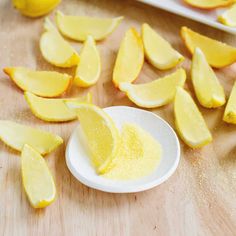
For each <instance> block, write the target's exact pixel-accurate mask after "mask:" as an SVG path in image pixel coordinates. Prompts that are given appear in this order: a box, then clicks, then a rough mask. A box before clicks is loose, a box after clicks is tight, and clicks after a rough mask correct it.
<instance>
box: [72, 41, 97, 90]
mask: <svg viewBox="0 0 236 236" xmlns="http://www.w3.org/2000/svg"><path fill="white" fill-rule="evenodd" d="M100 74H101V59H100V55H99V52H98V49H97V47H96V43H95V41H94V39H93V37H92V36H88V37H87V39H86V41H85V43H84V46H83V48H82V50H81V53H80V63H79V65H78V66H77V69H76V74H75V79H74V83H75V84H76V85H77V86H79V87H89V86H91V85H93V84H95V83H96V82H97V81H98V79H99V76H100Z"/></svg>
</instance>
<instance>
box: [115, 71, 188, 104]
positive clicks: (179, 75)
mask: <svg viewBox="0 0 236 236" xmlns="http://www.w3.org/2000/svg"><path fill="white" fill-rule="evenodd" d="M185 80H186V72H185V70H184V69H182V68H180V69H178V70H177V71H175V72H174V73H172V74H169V75H167V76H165V77H163V78H160V79H157V80H154V81H152V82H149V83H145V84H131V83H120V85H119V89H120V90H121V91H123V92H125V93H126V95H127V96H128V98H129V99H130V100H131V101H132V102H134V103H135V104H136V105H137V106H140V107H145V108H154V107H160V106H163V105H166V104H168V103H170V102H171V101H172V100H173V99H174V97H175V93H176V87H177V86H181V87H182V86H183V85H184V83H185Z"/></svg>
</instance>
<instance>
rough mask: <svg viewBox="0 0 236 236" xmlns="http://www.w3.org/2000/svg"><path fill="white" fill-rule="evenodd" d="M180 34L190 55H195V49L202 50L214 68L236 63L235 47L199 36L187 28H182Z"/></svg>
mask: <svg viewBox="0 0 236 236" xmlns="http://www.w3.org/2000/svg"><path fill="white" fill-rule="evenodd" d="M180 33H181V37H182V39H183V41H184V43H185V45H186V47H187V48H188V50H189V51H190V53H191V54H194V50H195V48H196V47H198V48H200V49H201V50H202V52H203V53H204V55H205V56H206V59H207V61H208V63H209V64H210V65H211V66H212V67H215V68H222V67H225V66H228V65H231V64H232V63H234V62H236V48H235V47H232V46H230V45H228V44H225V43H222V42H220V41H217V40H215V39H212V38H209V37H207V36H205V35H202V34H199V33H197V32H195V31H193V30H191V29H189V28H187V27H185V26H184V27H182V28H181V32H180Z"/></svg>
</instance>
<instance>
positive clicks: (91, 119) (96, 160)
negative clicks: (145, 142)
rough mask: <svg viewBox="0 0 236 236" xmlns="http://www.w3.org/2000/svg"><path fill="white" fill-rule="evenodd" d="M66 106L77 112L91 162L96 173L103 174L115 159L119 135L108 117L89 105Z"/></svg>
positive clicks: (70, 103)
mask: <svg viewBox="0 0 236 236" xmlns="http://www.w3.org/2000/svg"><path fill="white" fill-rule="evenodd" d="M66 104H67V105H68V106H69V107H70V108H72V109H75V111H76V112H77V115H78V118H79V121H80V125H81V128H82V130H83V133H84V136H85V139H86V141H87V143H88V147H89V149H90V152H91V161H92V163H93V165H94V166H95V168H96V170H97V172H98V173H103V172H104V171H105V170H106V168H107V167H108V166H109V165H110V163H111V162H112V160H113V159H114V158H115V157H116V154H117V151H118V149H119V144H120V134H119V131H118V130H117V128H116V126H115V124H114V122H113V120H112V119H111V118H110V116H109V115H108V114H107V113H106V112H105V111H103V110H102V109H100V108H99V107H97V106H94V105H90V104H75V103H73V102H66Z"/></svg>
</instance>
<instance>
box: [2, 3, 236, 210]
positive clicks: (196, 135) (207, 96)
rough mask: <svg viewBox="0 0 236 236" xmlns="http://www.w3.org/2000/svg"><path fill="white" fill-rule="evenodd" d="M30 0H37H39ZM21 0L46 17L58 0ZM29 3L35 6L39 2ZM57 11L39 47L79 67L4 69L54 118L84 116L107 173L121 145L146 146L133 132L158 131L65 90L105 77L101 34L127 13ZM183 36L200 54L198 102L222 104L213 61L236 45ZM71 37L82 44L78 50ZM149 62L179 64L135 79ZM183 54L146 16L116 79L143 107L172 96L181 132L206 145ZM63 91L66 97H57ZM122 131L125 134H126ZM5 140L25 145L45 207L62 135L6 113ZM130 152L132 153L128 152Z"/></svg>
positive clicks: (230, 59) (122, 51)
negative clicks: (51, 157) (123, 122)
mask: <svg viewBox="0 0 236 236" xmlns="http://www.w3.org/2000/svg"><path fill="white" fill-rule="evenodd" d="M24 1H28V3H32V0H24ZM185 1H186V2H187V3H188V4H190V5H192V6H195V7H198V8H208V9H209V8H213V7H219V6H225V5H228V4H230V3H232V1H231V0H226V1H223V0H214V1H203V0H185ZM14 2H15V5H16V6H17V8H19V10H20V11H21V12H22V13H23V14H26V15H29V16H39V15H41V14H46V13H47V12H48V11H49V10H50V9H52V8H53V7H54V6H55V5H56V4H58V2H59V1H53V0H52V1H48V3H47V4H46V2H45V1H44V2H45V7H46V8H47V9H42V11H41V12H36V11H35V9H33V5H32V6H31V5H30V4H29V5H23V4H22V2H23V0H22V2H21V1H20V0H19V1H14ZM23 6H28V7H30V6H31V7H32V9H31V10H30V9H26V8H24V7H23ZM35 6H36V5H35ZM235 9H236V8H235V6H232V8H231V9H230V10H228V11H227V12H225V13H224V14H223V15H222V16H221V17H220V20H221V21H222V22H225V23H226V24H228V25H235V21H236V19H235V14H234V13H235ZM55 18H56V19H55V20H56V26H54V24H53V23H52V21H50V20H49V18H46V19H45V21H44V25H43V29H44V32H43V33H42V35H41V37H40V42H39V47H40V50H41V53H42V56H43V58H44V59H45V61H47V62H48V63H50V64H52V65H53V66H56V67H60V68H71V67H76V68H75V73H74V75H73V76H72V75H68V74H66V73H61V72H56V71H42V70H36V69H29V68H25V67H6V68H4V72H5V73H6V74H7V75H8V76H9V77H10V78H11V79H12V81H13V82H14V83H15V84H16V85H17V86H18V87H19V88H20V89H21V90H23V91H24V97H25V100H26V102H27V104H28V106H29V108H30V110H31V111H32V113H33V114H34V115H35V116H36V117H37V118H39V119H41V120H43V121H47V122H66V121H71V120H75V119H77V118H79V121H80V124H81V127H82V129H83V132H84V135H85V137H86V140H87V143H88V146H89V148H90V151H91V161H92V163H93V165H94V167H95V169H96V171H97V173H98V174H100V175H105V174H106V173H107V172H108V170H110V169H111V168H112V166H113V165H115V163H118V162H116V159H117V157H118V156H119V154H121V153H125V152H120V148H129V146H130V147H131V146H137V148H134V152H136V153H138V154H142V153H143V152H145V150H144V149H145V148H144V149H141V146H139V144H138V142H140V140H142V139H139V140H138V139H132V135H133V134H134V133H136V134H137V135H139V134H142V135H144V136H145V137H148V138H147V140H150V143H152V145H151V146H150V149H153V147H154V146H158V147H159V144H157V143H156V142H154V141H153V139H152V137H150V136H148V135H147V134H146V133H145V132H143V131H142V130H139V128H137V127H134V126H132V125H131V126H130V125H127V126H125V127H124V130H125V132H124V133H122V134H120V133H119V130H118V129H117V127H116V126H115V123H114V121H113V120H112V119H111V118H110V117H109V115H108V114H106V113H105V112H104V111H103V110H102V109H100V108H99V107H97V106H95V105H93V104H91V103H92V96H91V94H90V93H87V95H85V96H79V97H78V96H77V97H72V98H71V97H70V98H67V97H66V92H67V91H68V90H69V89H70V87H71V86H77V87H79V88H80V89H79V91H81V93H82V94H83V92H82V91H83V88H87V87H90V86H93V85H95V84H96V83H97V82H98V81H99V78H100V77H101V67H102V65H101V55H100V52H99V46H98V44H99V41H101V40H103V39H105V38H107V37H108V36H109V35H110V34H111V33H112V32H113V31H114V30H115V29H116V28H117V27H118V25H119V24H120V23H121V21H122V19H123V17H115V18H94V17H88V16H74V15H66V14H63V13H62V12H59V11H58V12H57V13H56V17H55ZM181 36H182V39H183V42H184V44H185V45H186V47H187V48H188V49H189V51H190V53H191V54H192V55H193V58H192V66H191V82H192V84H193V88H194V92H195V94H196V98H197V100H198V102H199V104H200V105H201V106H203V107H205V108H217V107H220V106H223V105H224V104H225V103H226V96H225V92H224V88H223V86H222V85H221V83H220V78H218V77H217V76H216V73H215V71H214V69H213V68H223V67H225V66H228V65H231V64H233V63H234V62H236V48H234V47H232V46H230V45H227V44H225V43H222V42H220V41H217V40H215V39H212V38H209V37H207V36H205V35H202V34H199V33H197V32H195V31H193V30H191V29H189V28H187V27H182V28H181ZM67 38H70V39H72V40H75V41H78V42H82V43H83V45H82V47H81V50H80V52H79V53H78V52H77V48H76V47H75V45H74V46H72V44H71V41H68V40H67ZM146 61H147V62H149V63H150V66H152V67H155V70H161V71H163V70H169V69H174V68H175V67H178V68H177V69H176V70H175V71H172V72H171V73H165V74H164V76H162V77H160V78H156V79H155V80H153V81H150V82H147V83H136V82H135V80H136V79H137V78H139V76H140V74H141V71H142V69H143V65H144V63H146ZM183 61H184V57H183V55H182V54H181V53H180V52H178V51H177V50H176V49H175V48H174V47H173V46H172V45H171V43H170V42H168V41H167V40H166V39H165V38H164V37H163V36H162V35H160V34H159V33H158V32H157V31H156V29H154V28H152V27H151V26H150V25H148V24H147V23H144V24H143V25H142V27H141V34H140V33H139V32H138V31H137V30H136V29H135V28H133V27H131V28H129V29H127V30H126V32H125V33H124V36H123V39H122V40H121V43H120V46H119V49H118V51H117V56H116V60H115V65H114V68H113V74H112V76H111V77H112V78H111V81H112V82H113V84H114V86H115V87H116V88H117V90H118V89H119V90H120V91H121V92H123V94H124V95H126V96H127V97H128V98H129V99H130V100H131V101H132V102H133V103H134V104H135V105H137V106H139V107H142V108H157V107H160V106H164V105H167V104H169V103H171V102H173V106H174V117H175V126H176V130H177V132H178V134H179V136H180V138H181V139H182V140H183V141H184V142H185V143H186V144H187V145H188V146H189V147H191V148H200V147H203V146H204V145H207V144H208V143H210V142H211V141H212V135H211V132H210V130H209V129H208V127H207V123H206V122H205V120H204V117H203V115H202V113H201V111H200V109H199V108H198V106H197V104H196V103H195V101H194V99H193V98H192V96H191V95H190V94H189V93H188V92H187V90H186V89H184V87H185V82H186V77H187V76H186V74H187V73H186V70H185V69H183V68H184V66H183V68H182V67H180V64H181V63H182V62H183ZM59 96H63V97H60V98H58V97H59ZM223 120H224V121H225V122H228V123H232V124H236V84H235V85H234V86H233V89H232V91H231V94H230V98H229V100H228V101H227V105H226V108H225V112H224V116H223ZM124 134H125V135H124ZM121 135H123V136H125V138H124V137H123V138H124V139H123V141H122V138H121ZM0 139H1V140H2V141H3V142H4V143H6V144H7V145H8V146H10V147H11V148H13V149H15V150H17V151H20V152H21V170H22V179H23V185H24V189H25V191H26V194H27V196H28V199H29V201H30V203H31V205H32V206H33V207H35V208H42V207H45V206H47V205H49V204H50V203H51V202H53V200H54V199H55V196H56V187H55V183H54V180H53V177H52V174H51V172H50V170H49V168H48V166H47V164H46V161H45V159H44V158H43V156H44V155H46V154H49V153H50V152H52V151H53V150H54V149H56V148H57V147H58V146H59V145H61V144H62V143H63V140H62V138H61V137H60V136H58V135H54V134H51V133H49V132H47V131H43V130H39V129H36V128H32V127H28V126H27V125H23V124H18V123H16V122H13V121H9V120H0ZM143 140H144V139H143ZM122 142H123V143H122ZM148 142H149V141H148ZM147 146H148V145H147ZM153 153H155V156H158V155H159V154H160V153H161V151H160V149H158V150H157V149H155V152H153ZM157 154H158V155H157ZM125 155H126V156H129V153H128V154H127V153H126V154H125ZM149 161H150V163H158V162H159V157H158V158H156V159H155V160H154V159H152V158H149ZM130 163H133V162H132V161H131V162H130ZM132 165H133V164H132ZM142 165H144V163H142V162H138V163H137V168H139V167H140V166H142ZM117 166H119V165H117ZM153 166H154V164H153ZM117 168H118V167H117ZM132 168H133V167H132ZM118 172H119V171H118ZM136 172H137V171H136Z"/></svg>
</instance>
